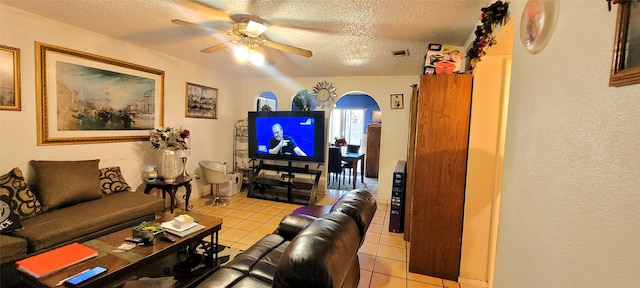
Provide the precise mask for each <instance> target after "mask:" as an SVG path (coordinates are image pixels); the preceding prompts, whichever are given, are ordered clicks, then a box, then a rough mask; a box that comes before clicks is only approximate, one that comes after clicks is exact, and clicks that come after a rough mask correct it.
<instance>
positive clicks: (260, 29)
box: [246, 20, 267, 37]
mask: <svg viewBox="0 0 640 288" xmlns="http://www.w3.org/2000/svg"><path fill="white" fill-rule="evenodd" d="M266 30H267V26H265V25H264V24H262V23H258V22H255V21H253V20H250V21H249V23H247V28H246V33H247V35H249V36H251V37H258V36H260V35H262V33H264V31H266Z"/></svg>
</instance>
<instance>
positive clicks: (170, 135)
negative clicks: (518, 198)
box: [149, 127, 191, 183]
mask: <svg viewBox="0 0 640 288" xmlns="http://www.w3.org/2000/svg"><path fill="white" fill-rule="evenodd" d="M190 135H191V134H190V132H189V130H187V129H182V127H180V128H172V127H164V128H158V129H153V130H151V131H150V132H149V141H150V142H151V146H152V147H153V148H154V149H156V150H161V151H162V166H160V176H162V178H163V179H164V181H165V182H167V183H173V182H174V181H175V180H176V178H177V177H178V175H180V160H181V156H182V153H181V152H183V151H185V150H187V149H189V143H188V142H187V140H188V139H189V136H190ZM183 165H184V164H183Z"/></svg>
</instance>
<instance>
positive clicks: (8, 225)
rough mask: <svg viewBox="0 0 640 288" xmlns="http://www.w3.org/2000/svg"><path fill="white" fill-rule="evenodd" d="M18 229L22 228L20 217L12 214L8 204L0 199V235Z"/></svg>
mask: <svg viewBox="0 0 640 288" xmlns="http://www.w3.org/2000/svg"><path fill="white" fill-rule="evenodd" d="M20 228H22V224H20V217H18V215H16V214H15V213H13V211H12V210H11V207H9V203H7V202H5V200H2V199H0V234H9V233H11V232H13V231H14V230H17V229H20Z"/></svg>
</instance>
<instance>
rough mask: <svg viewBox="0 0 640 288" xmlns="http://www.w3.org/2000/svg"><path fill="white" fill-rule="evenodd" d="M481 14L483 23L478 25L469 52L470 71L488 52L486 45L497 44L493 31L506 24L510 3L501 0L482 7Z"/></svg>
mask: <svg viewBox="0 0 640 288" xmlns="http://www.w3.org/2000/svg"><path fill="white" fill-rule="evenodd" d="M481 11H482V14H481V15H480V22H482V24H481V25H478V26H477V27H476V31H475V35H476V39H475V40H474V41H473V44H472V45H471V48H470V49H469V51H468V52H467V56H468V57H469V63H468V67H467V68H468V71H469V72H471V71H473V69H474V68H475V67H476V65H477V64H478V62H480V58H482V56H484V55H485V54H487V52H486V51H485V50H486V47H487V46H493V45H494V44H496V40H495V38H494V36H493V32H494V30H495V28H496V27H497V26H498V25H504V23H506V22H507V21H508V20H509V15H508V11H509V3H507V2H502V1H500V0H498V1H496V2H495V3H493V4H491V5H490V6H489V7H484V8H482V9H481Z"/></svg>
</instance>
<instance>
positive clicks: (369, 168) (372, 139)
mask: <svg viewBox="0 0 640 288" xmlns="http://www.w3.org/2000/svg"><path fill="white" fill-rule="evenodd" d="M381 132H382V124H379V123H375V124H369V125H368V126H367V153H365V157H366V161H364V164H365V171H366V173H365V175H366V176H367V177H369V178H378V167H379V166H380V133H381Z"/></svg>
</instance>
